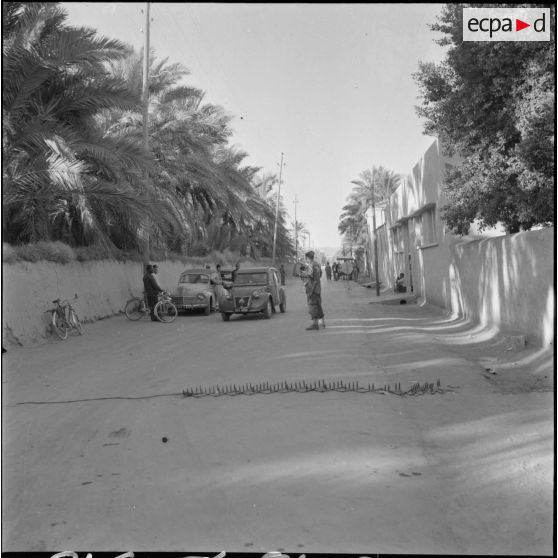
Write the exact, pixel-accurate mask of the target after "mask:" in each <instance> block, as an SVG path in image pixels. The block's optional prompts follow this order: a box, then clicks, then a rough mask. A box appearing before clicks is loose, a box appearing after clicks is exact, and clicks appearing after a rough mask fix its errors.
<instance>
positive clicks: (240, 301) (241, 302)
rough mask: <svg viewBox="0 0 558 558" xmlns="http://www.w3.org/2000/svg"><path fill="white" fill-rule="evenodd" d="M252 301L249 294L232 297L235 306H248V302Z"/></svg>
mask: <svg viewBox="0 0 558 558" xmlns="http://www.w3.org/2000/svg"><path fill="white" fill-rule="evenodd" d="M251 301H252V297H250V296H235V297H234V305H235V306H236V307H237V308H243V307H247V308H249V307H250V302H251Z"/></svg>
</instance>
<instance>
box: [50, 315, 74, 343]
mask: <svg viewBox="0 0 558 558" xmlns="http://www.w3.org/2000/svg"><path fill="white" fill-rule="evenodd" d="M52 329H54V333H56V335H58V337H60V339H62V341H64V339H66V338H67V337H68V329H70V328H69V326H68V322H67V321H66V318H65V317H64V316H60V314H58V312H53V313H52Z"/></svg>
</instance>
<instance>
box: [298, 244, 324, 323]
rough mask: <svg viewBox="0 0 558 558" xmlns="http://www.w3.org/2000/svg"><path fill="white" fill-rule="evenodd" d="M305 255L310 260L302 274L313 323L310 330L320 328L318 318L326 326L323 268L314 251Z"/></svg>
mask: <svg viewBox="0 0 558 558" xmlns="http://www.w3.org/2000/svg"><path fill="white" fill-rule="evenodd" d="M304 255H305V257H306V261H307V262H308V268H307V269H306V270H305V271H302V272H301V274H300V276H301V277H302V278H304V279H305V282H304V289H305V291H306V298H307V300H308V312H309V313H310V317H311V318H312V325H311V326H308V327H307V328H306V329H307V330H309V331H310V330H317V329H320V326H319V324H318V320H322V323H323V326H324V327H325V318H324V311H323V309H322V284H321V276H322V268H321V267H320V265H319V264H318V263H317V262H315V261H314V252H313V251H312V250H310V252H306V254H304Z"/></svg>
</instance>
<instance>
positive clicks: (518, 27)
mask: <svg viewBox="0 0 558 558" xmlns="http://www.w3.org/2000/svg"><path fill="white" fill-rule="evenodd" d="M526 27H531V24H530V23H525V22H524V21H521V20H520V19H516V20H515V30H516V31H521V30H522V29H525V28H526Z"/></svg>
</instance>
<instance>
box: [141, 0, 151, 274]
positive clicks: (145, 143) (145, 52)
mask: <svg viewBox="0 0 558 558" xmlns="http://www.w3.org/2000/svg"><path fill="white" fill-rule="evenodd" d="M149 19H150V18H149V2H146V3H145V28H144V30H143V32H144V39H145V40H144V47H143V87H142V105H143V106H142V108H143V148H144V149H145V152H146V153H147V152H149V129H148V124H149V24H150V21H149ZM148 192H149V172H148V171H145V194H146V195H147V194H148ZM150 232H151V231H150V219H149V216H146V219H145V231H144V233H145V244H144V252H143V259H144V263H145V264H148V263H149V259H150V251H149V243H150Z"/></svg>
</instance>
